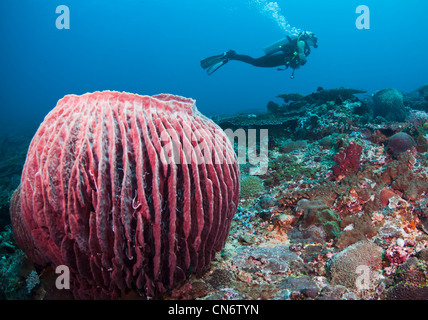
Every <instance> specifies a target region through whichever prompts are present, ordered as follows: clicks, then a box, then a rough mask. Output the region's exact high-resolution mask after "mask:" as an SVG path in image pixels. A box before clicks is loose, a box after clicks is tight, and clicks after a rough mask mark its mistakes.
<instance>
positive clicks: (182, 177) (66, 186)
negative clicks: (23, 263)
mask: <svg viewBox="0 0 428 320" xmlns="http://www.w3.org/2000/svg"><path fill="white" fill-rule="evenodd" d="M15 197H19V203H18V204H17V203H15V205H14V206H13V208H12V210H11V211H12V212H11V214H12V217H13V221H15V222H16V223H13V229H14V233H15V236H16V238H17V239H18V241H17V242H18V243H20V244H21V247H22V249H23V250H24V251H26V253H27V255H28V257H29V258H32V259H33V260H34V262H35V263H37V264H41V265H43V264H46V263H51V264H53V265H54V266H58V265H66V266H68V267H69V269H70V275H71V283H70V288H71V290H73V294H74V296H75V297H76V298H78V299H89V298H113V299H114V298H120V296H121V294H122V293H124V292H127V291H129V290H135V291H138V292H140V293H141V294H142V295H144V296H146V297H154V296H156V295H157V294H159V293H161V292H164V291H165V290H167V289H169V288H173V287H174V286H177V285H178V284H180V283H182V282H183V281H184V280H185V279H186V278H187V277H188V276H189V274H191V273H195V272H196V273H197V272H201V271H203V270H204V269H205V268H206V267H207V266H208V265H209V263H210V262H211V260H212V259H213V257H214V255H215V253H216V252H218V251H219V250H221V249H222V248H223V246H224V244H225V242H226V237H227V235H228V233H229V229H230V223H231V220H232V218H233V215H234V213H235V211H236V208H237V204H238V200H239V167H238V164H237V159H236V155H235V153H234V151H233V147H232V145H231V143H230V142H229V140H228V138H227V136H226V135H225V133H224V132H223V131H222V130H221V129H220V128H219V127H218V126H217V125H216V124H215V123H214V122H212V121H211V120H210V119H208V118H206V117H205V116H203V115H202V114H201V113H200V112H198V110H197V109H196V106H195V101H194V100H192V99H187V98H183V97H178V96H173V95H169V94H161V95H156V96H153V97H150V96H139V95H135V94H129V93H119V92H110V91H104V92H95V93H87V94H84V95H82V96H76V95H68V96H66V97H64V98H63V99H61V100H60V101H59V102H58V104H57V106H56V107H55V108H54V109H53V110H52V111H51V112H50V113H49V114H48V115H47V116H46V118H45V120H44V121H43V123H42V124H41V125H40V127H39V129H38V131H37V132H36V134H35V136H34V138H33V140H32V142H31V144H30V147H29V150H28V154H27V159H26V162H25V165H24V169H23V173H22V178H21V185H20V188H19V189H18V191H17V194H16V195H15ZM16 199H18V198H15V201H17V200H16ZM34 252H36V253H37V254H34Z"/></svg>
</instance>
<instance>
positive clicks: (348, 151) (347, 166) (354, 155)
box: [332, 142, 362, 180]
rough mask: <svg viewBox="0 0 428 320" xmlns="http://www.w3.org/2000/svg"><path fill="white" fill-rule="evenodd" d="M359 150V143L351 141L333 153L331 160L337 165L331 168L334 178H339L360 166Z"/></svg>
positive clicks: (360, 148) (353, 171)
mask: <svg viewBox="0 0 428 320" xmlns="http://www.w3.org/2000/svg"><path fill="white" fill-rule="evenodd" d="M361 151H362V147H361V146H360V145H359V144H356V143H354V142H351V143H350V144H349V145H348V146H347V147H345V148H342V149H341V150H340V151H339V152H338V153H337V154H336V155H335V157H334V158H333V160H334V161H336V162H337V165H335V166H333V168H332V169H333V176H334V179H335V180H341V179H342V178H343V177H345V176H348V175H350V174H353V173H355V172H356V171H357V170H358V169H359V168H360V157H361Z"/></svg>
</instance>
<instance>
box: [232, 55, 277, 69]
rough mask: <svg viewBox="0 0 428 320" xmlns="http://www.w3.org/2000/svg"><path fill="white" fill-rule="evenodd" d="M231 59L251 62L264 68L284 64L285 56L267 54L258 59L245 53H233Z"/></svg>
mask: <svg viewBox="0 0 428 320" xmlns="http://www.w3.org/2000/svg"><path fill="white" fill-rule="evenodd" d="M229 59H230V60H237V61H241V62H245V63H249V64H251V65H253V66H255V67H262V68H272V67H279V66H281V65H284V61H285V60H284V59H285V57H284V55H282V54H273V55H266V56H262V57H260V58H257V59H255V58H253V57H250V56H247V55H245V54H233V55H231V56H230V57H229Z"/></svg>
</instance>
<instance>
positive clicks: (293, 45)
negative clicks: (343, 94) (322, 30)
mask: <svg viewBox="0 0 428 320" xmlns="http://www.w3.org/2000/svg"><path fill="white" fill-rule="evenodd" d="M317 41H318V39H317V37H316V36H315V34H314V33H312V32H306V31H303V32H301V33H300V34H299V35H297V36H294V37H290V36H287V37H285V38H283V39H281V40H279V41H277V42H275V43H273V44H271V45H270V46H267V47H266V48H264V49H263V51H264V52H265V55H264V56H262V57H260V58H252V57H250V56H247V55H243V54H237V53H236V52H235V51H234V50H229V51H227V52H225V53H223V54H220V55H217V56H212V57H208V58H206V59H204V60H202V61H201V67H202V68H204V69H206V70H207V73H208V75H212V74H213V73H214V72H215V71H216V70H217V69H218V68H220V67H221V66H224V65H225V64H226V63H227V62H228V61H230V60H237V61H242V62H245V63H249V64H251V65H253V66H255V67H263V68H272V67H279V66H285V69H281V68H278V70H280V71H282V70H286V69H288V68H292V69H293V72H292V74H291V79H293V78H294V70H296V69H298V68H300V67H301V66H303V65H304V64H306V61H307V58H306V57H307V56H308V55H309V54H310V53H311V48H310V47H311V46H312V47H314V48H318V44H317Z"/></svg>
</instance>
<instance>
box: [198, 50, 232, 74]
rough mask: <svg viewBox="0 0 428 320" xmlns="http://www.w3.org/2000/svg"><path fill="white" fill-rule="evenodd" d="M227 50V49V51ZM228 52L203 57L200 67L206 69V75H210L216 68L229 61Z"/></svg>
mask: <svg viewBox="0 0 428 320" xmlns="http://www.w3.org/2000/svg"><path fill="white" fill-rule="evenodd" d="M228 52H229V51H228ZM228 52H225V53H223V54H220V55H217V56H212V57H208V58H205V59H204V60H202V61H201V67H202V68H203V69H207V73H208V75H212V74H213V73H214V72H215V71H216V70H217V69H218V68H220V67H221V66H222V65H224V64H226V63H227V62H228V61H229V55H228Z"/></svg>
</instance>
